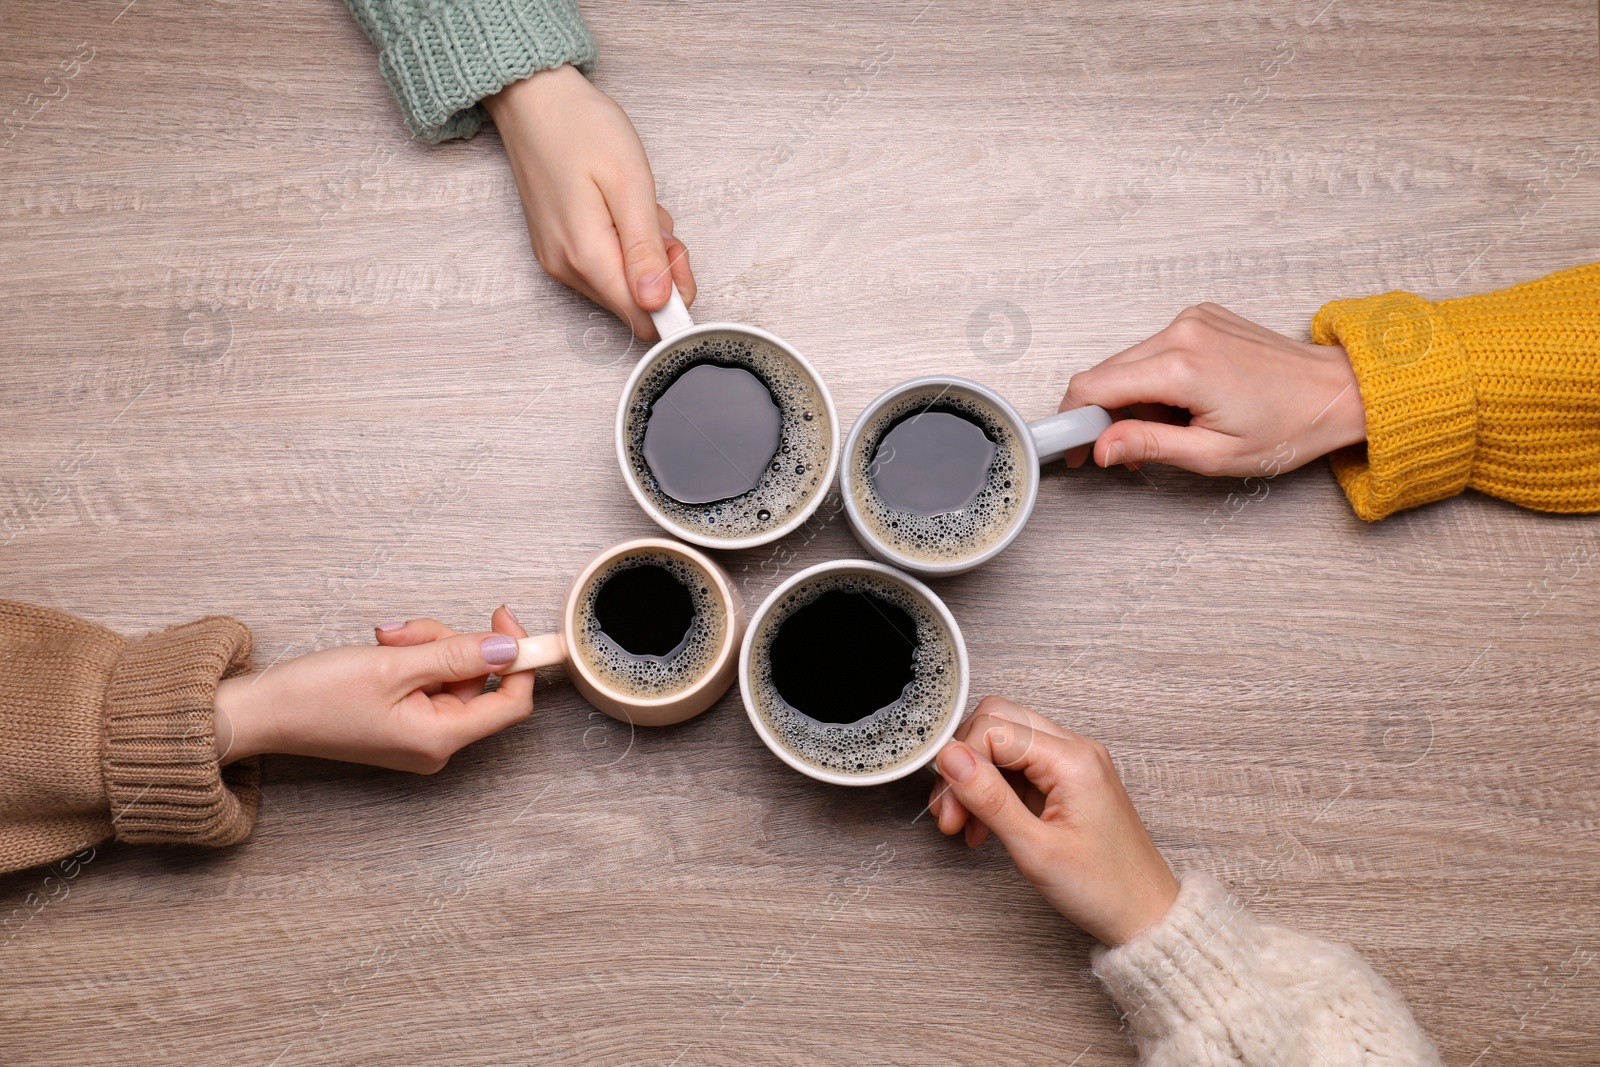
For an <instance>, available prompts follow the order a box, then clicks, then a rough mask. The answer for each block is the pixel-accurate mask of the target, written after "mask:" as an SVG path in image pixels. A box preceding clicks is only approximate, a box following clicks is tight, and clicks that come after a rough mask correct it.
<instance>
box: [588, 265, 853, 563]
mask: <svg viewBox="0 0 1600 1067" xmlns="http://www.w3.org/2000/svg"><path fill="white" fill-rule="evenodd" d="M654 318H655V322H656V326H657V329H658V331H659V332H660V334H661V336H662V338H663V340H661V341H660V342H658V343H657V344H656V345H655V346H654V347H653V348H651V350H650V351H649V353H647V354H646V355H645V357H644V358H643V359H642V360H641V361H640V362H639V365H638V366H637V367H636V368H635V369H634V371H633V375H632V376H631V377H630V378H629V379H628V383H627V385H626V386H624V388H623V391H622V401H621V404H620V405H619V407H618V409H617V423H616V446H617V460H618V463H619V464H620V465H621V467H622V475H623V479H624V480H625V481H626V482H627V485H628V489H629V491H630V492H631V493H632V494H633V496H634V498H635V499H636V500H638V502H639V504H640V506H641V507H643V508H644V510H645V511H646V513H648V514H649V515H650V517H651V518H652V519H654V520H655V521H656V522H657V523H658V524H659V525H661V526H662V527H663V528H665V529H667V530H668V531H670V532H672V533H674V534H676V535H677V536H679V537H682V538H684V539H685V540H687V541H691V542H693V543H695V544H697V545H702V546H705V547H708V548H724V549H737V548H750V547H753V546H756V545H762V544H766V543H768V542H770V541H773V540H776V539H777V538H779V537H782V536H783V535H784V534H787V533H789V532H790V531H792V530H794V529H796V528H798V527H799V526H800V525H801V524H803V523H804V522H805V521H806V520H807V519H808V518H810V517H811V515H812V513H813V512H815V511H816V509H817V506H818V505H819V504H820V503H821V502H822V498H823V496H824V495H825V494H826V493H827V491H828V487H829V485H830V484H831V482H832V481H833V474H834V469H835V467H836V466H837V464H838V453H839V427H838V418H837V415H836V413H835V410H834V406H833V399H832V397H830V396H829V394H828V389H827V387H826V386H825V385H824V384H823V382H822V378H821V376H819V375H818V374H817V372H816V370H815V369H814V368H813V367H812V366H811V364H810V363H808V362H807V361H806V359H805V357H803V356H801V355H800V353H799V352H798V351H796V350H795V349H794V348H793V347H791V346H790V345H788V344H786V343H785V342H784V341H782V340H780V339H779V338H777V337H775V336H773V335H772V334H770V333H767V332H766V331H765V330H760V329H757V328H756V327H753V326H743V325H739V324H736V323H705V324H701V325H698V326H697V325H695V324H694V322H693V320H692V319H690V318H689V315H688V312H687V311H686V310H684V308H683V303H682V300H681V299H680V298H679V297H678V295H677V292H676V290H674V292H673V298H672V302H671V303H669V304H668V306H667V308H665V309H663V310H662V311H660V312H657V313H655V315H654Z"/></svg>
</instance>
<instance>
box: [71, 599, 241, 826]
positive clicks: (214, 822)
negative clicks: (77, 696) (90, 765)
mask: <svg viewBox="0 0 1600 1067" xmlns="http://www.w3.org/2000/svg"><path fill="white" fill-rule="evenodd" d="M249 669H250V631H249V630H247V629H246V628H245V627H244V624H242V623H240V622H237V621H235V620H233V619H225V618H206V619H200V620H199V621H197V622H191V623H185V624H184V625H182V626H174V627H172V628H171V629H168V630H165V631H163V632H161V633H157V634H151V635H150V636H148V637H146V638H144V639H143V640H140V641H136V642H134V643H133V644H131V645H129V646H128V648H127V649H126V651H124V652H123V654H122V659H121V660H120V661H119V662H118V664H117V666H116V669H115V670H114V671H113V672H112V675H111V681H110V682H109V684H108V685H107V687H106V701H105V707H106V747H105V756H104V760H103V762H102V771H103V773H104V775H105V786H106V795H107V796H108V797H109V799H110V801H111V822H112V826H113V828H114V832H115V834H116V837H117V838H118V840H121V841H132V842H176V843H184V844H191V845H232V844H235V843H237V842H239V841H242V840H244V839H245V838H246V837H247V836H249V834H250V828H251V826H253V825H254V823H255V819H256V811H257V809H258V808H259V807H260V805H261V772H260V764H259V761H257V760H255V759H248V760H240V761H239V762H238V763H234V764H231V765H230V766H228V767H225V768H219V767H218V766H217V753H216V739H215V737H214V735H213V724H212V713H213V708H214V706H215V702H216V696H217V683H218V682H219V681H220V680H222V679H223V678H231V677H233V676H234V675H236V674H243V673H245V672H246V671H248V670H249Z"/></svg>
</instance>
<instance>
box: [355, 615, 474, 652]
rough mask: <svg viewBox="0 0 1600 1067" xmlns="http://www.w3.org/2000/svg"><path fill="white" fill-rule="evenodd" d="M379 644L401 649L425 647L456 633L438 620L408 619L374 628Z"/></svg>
mask: <svg viewBox="0 0 1600 1067" xmlns="http://www.w3.org/2000/svg"><path fill="white" fill-rule="evenodd" d="M373 633H374V634H376V636H377V638H378V644H380V645H389V646H391V647H395V648H399V647H403V646H405V645H425V644H427V643H428V642H429V641H438V640H439V639H440V638H444V637H454V636H455V635H456V631H454V630H452V629H451V628H450V627H448V626H446V625H445V624H444V623H442V622H440V621H439V620H438V619H407V620H406V621H404V622H402V623H398V624H396V623H392V622H390V623H385V624H384V625H382V626H376V627H373Z"/></svg>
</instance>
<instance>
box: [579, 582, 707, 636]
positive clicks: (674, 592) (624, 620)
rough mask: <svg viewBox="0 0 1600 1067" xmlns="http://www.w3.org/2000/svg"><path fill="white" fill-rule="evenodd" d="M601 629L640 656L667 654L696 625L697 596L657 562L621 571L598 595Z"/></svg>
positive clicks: (595, 609)
mask: <svg viewBox="0 0 1600 1067" xmlns="http://www.w3.org/2000/svg"><path fill="white" fill-rule="evenodd" d="M594 617H595V619H596V620H597V621H598V622H599V623H600V630H601V632H602V633H604V634H605V635H606V636H607V637H609V638H611V640H613V641H615V642H616V643H617V645H618V647H620V648H621V649H622V650H623V651H625V652H628V653H630V654H631V655H635V656H666V655H669V654H670V653H672V652H673V651H674V650H676V649H677V647H678V646H679V645H681V644H683V641H684V638H686V637H687V636H688V635H689V627H690V626H692V625H693V624H694V617H695V610H694V599H693V597H692V596H691V595H690V593H689V590H688V589H686V588H684V585H683V583H682V582H680V581H679V580H678V579H677V578H676V577H675V576H674V575H673V574H672V572H670V571H669V570H667V568H665V567H662V566H658V565H656V564H654V563H647V564H645V565H643V566H639V567H631V568H629V569H628V570H623V571H618V572H617V573H615V574H613V575H612V576H611V577H610V578H608V579H606V582H605V584H604V585H602V586H601V587H600V589H599V591H598V592H596V594H595V599H594Z"/></svg>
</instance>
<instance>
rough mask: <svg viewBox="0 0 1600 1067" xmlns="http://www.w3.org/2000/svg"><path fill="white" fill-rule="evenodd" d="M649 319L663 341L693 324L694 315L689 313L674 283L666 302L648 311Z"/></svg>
mask: <svg viewBox="0 0 1600 1067" xmlns="http://www.w3.org/2000/svg"><path fill="white" fill-rule="evenodd" d="M650 321H651V322H654V323H655V324H656V333H657V334H659V335H660V337H661V340H663V341H666V340H670V339H671V338H672V337H674V336H675V335H677V334H680V333H682V332H683V331H684V330H687V329H689V328H690V327H691V326H693V325H694V317H693V316H692V315H690V314H689V308H688V306H687V305H685V304H684V302H683V295H682V294H681V293H679V292H678V287H677V285H676V284H674V285H673V286H672V293H671V295H670V296H668V297H667V302H666V303H665V304H664V305H662V306H661V307H659V308H657V309H656V310H655V311H652V312H650Z"/></svg>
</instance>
